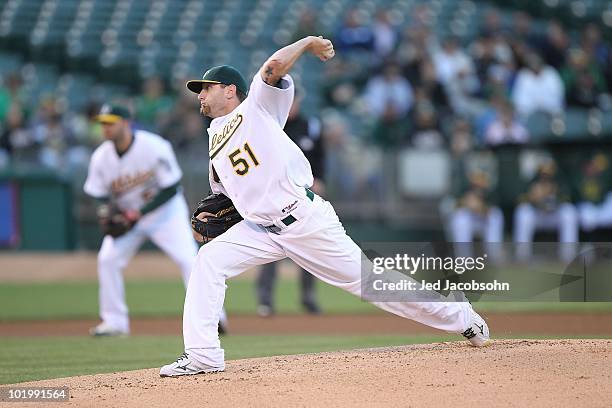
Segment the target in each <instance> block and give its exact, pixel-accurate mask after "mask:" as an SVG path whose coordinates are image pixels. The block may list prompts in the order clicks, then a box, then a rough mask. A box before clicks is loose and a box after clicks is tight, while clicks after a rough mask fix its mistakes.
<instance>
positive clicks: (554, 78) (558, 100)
mask: <svg viewBox="0 0 612 408" xmlns="http://www.w3.org/2000/svg"><path fill="white" fill-rule="evenodd" d="M512 101H513V103H514V107H515V108H516V111H517V112H518V114H519V115H520V116H521V117H522V118H526V117H528V116H529V115H530V114H532V113H534V112H536V111H543V112H547V113H550V114H558V113H560V112H561V111H562V110H563V105H564V89H563V82H562V81H561V77H560V76H559V74H558V73H557V71H556V70H555V69H554V68H552V67H550V66H548V65H544V63H543V61H542V59H541V58H540V57H539V56H538V55H537V54H535V53H530V54H529V55H528V56H527V67H526V68H523V69H521V70H520V71H519V73H518V75H517V78H516V82H515V84H514V90H513V92H512Z"/></svg>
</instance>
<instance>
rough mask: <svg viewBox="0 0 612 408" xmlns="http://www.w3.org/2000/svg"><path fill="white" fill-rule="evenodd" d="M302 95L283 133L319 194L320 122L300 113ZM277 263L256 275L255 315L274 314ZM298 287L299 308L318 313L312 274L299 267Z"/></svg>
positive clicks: (322, 153) (321, 189) (322, 156)
mask: <svg viewBox="0 0 612 408" xmlns="http://www.w3.org/2000/svg"><path fill="white" fill-rule="evenodd" d="M301 101H302V95H300V94H298V95H296V97H295V99H294V100H293V104H292V105H291V109H290V110H289V117H288V118H287V123H286V125H285V132H286V133H287V135H289V137H290V138H291V140H293V141H294V142H295V144H297V145H298V146H299V147H300V149H302V151H303V152H304V155H305V156H306V158H307V159H308V161H309V162H310V166H311V168H312V175H313V176H314V184H313V185H312V191H313V192H314V193H315V194H318V195H320V196H324V195H325V184H324V182H323V175H324V174H325V171H324V167H323V166H324V159H325V150H324V149H325V147H324V144H323V140H322V139H321V122H320V121H319V120H318V119H317V118H315V117H311V118H306V117H304V116H303V115H302V114H301V113H300V107H301ZM277 266H278V262H273V263H268V264H265V265H263V266H262V268H261V269H260V272H259V276H258V278H257V300H258V306H257V314H258V315H260V316H262V317H268V316H270V315H272V314H274V301H273V294H274V285H275V281H276V275H277ZM300 289H301V302H302V307H303V308H304V310H305V311H306V312H307V313H310V314H319V313H321V308H320V307H319V304H318V302H317V299H316V293H315V277H314V275H312V274H310V273H309V272H307V271H306V270H304V269H302V268H300Z"/></svg>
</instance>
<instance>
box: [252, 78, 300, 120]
mask: <svg viewBox="0 0 612 408" xmlns="http://www.w3.org/2000/svg"><path fill="white" fill-rule="evenodd" d="M279 86H280V88H279V87H276V86H271V85H268V84H266V83H265V82H264V80H263V79H262V78H261V74H260V73H259V72H257V73H256V74H255V77H254V78H253V82H251V88H250V89H249V99H251V103H254V104H255V105H256V106H258V107H259V108H260V109H263V110H264V111H266V112H267V113H269V114H270V115H271V116H272V117H273V118H274V119H275V120H276V121H277V122H278V124H279V125H280V126H281V127H282V128H284V127H285V123H286V122H287V116H289V110H290V109H291V104H293V96H294V93H295V87H294V85H293V78H291V76H290V75H285V76H284V77H282V78H281V80H280V85H279Z"/></svg>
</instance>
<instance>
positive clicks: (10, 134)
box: [0, 104, 38, 163]
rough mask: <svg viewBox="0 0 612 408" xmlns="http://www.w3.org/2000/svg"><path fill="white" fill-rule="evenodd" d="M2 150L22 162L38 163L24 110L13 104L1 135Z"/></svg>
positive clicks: (0, 147)
mask: <svg viewBox="0 0 612 408" xmlns="http://www.w3.org/2000/svg"><path fill="white" fill-rule="evenodd" d="M0 149H3V150H4V151H5V152H6V153H7V154H8V155H9V156H11V157H13V158H14V159H16V160H19V161H20V162H30V163H32V162H36V161H37V160H38V158H37V157H36V146H35V143H34V137H33V135H32V132H31V131H30V130H29V129H28V128H27V127H26V123H25V118H24V113H23V110H22V109H21V106H20V105H19V104H12V105H11V107H10V109H9V111H8V114H7V117H6V121H5V125H4V127H3V129H2V133H1V134H0Z"/></svg>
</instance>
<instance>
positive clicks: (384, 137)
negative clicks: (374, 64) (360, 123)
mask: <svg viewBox="0 0 612 408" xmlns="http://www.w3.org/2000/svg"><path fill="white" fill-rule="evenodd" d="M363 98H364V100H365V104H366V106H367V110H368V113H370V114H371V115H372V116H373V117H374V119H375V120H376V127H375V130H374V135H373V139H374V140H375V141H376V142H377V143H378V144H380V145H382V146H393V145H395V144H397V143H398V142H400V141H401V140H402V139H403V138H405V136H406V126H407V122H406V115H407V113H408V111H409V110H410V108H411V107H412V103H413V94H412V87H411V86H410V82H408V80H407V79H406V78H404V77H403V76H402V75H401V71H400V68H399V66H398V65H397V64H395V63H392V62H389V63H387V64H385V65H384V66H383V68H382V73H381V74H379V75H376V76H374V77H373V78H371V79H370V80H369V81H368V83H367V85H366V88H365V92H364V95H363Z"/></svg>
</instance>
